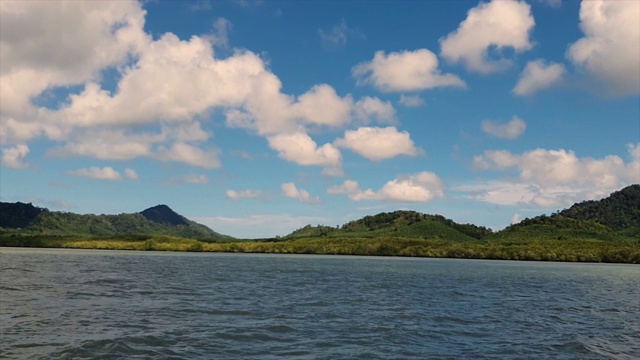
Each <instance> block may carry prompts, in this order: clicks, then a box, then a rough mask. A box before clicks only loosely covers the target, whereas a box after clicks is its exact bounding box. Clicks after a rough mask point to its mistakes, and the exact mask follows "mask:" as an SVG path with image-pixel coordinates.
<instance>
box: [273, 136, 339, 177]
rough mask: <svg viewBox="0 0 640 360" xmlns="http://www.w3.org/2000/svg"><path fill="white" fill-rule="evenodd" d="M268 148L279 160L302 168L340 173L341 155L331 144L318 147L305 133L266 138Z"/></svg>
mask: <svg viewBox="0 0 640 360" xmlns="http://www.w3.org/2000/svg"><path fill="white" fill-rule="evenodd" d="M268 140H269V146H270V147H271V148H272V149H274V150H276V151H277V152H278V156H280V157H281V158H283V159H285V160H287V161H290V162H293V163H296V164H298V165H303V166H323V167H325V170H326V173H328V174H333V173H340V172H341V169H342V155H341V154H340V150H338V148H336V147H335V146H334V145H332V144H324V145H322V146H320V147H319V146H318V145H317V144H316V142H315V141H313V139H312V138H311V137H310V136H309V135H307V134H305V133H292V134H279V135H274V136H270V137H269V138H268Z"/></svg>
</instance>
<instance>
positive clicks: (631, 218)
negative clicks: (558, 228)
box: [558, 184, 640, 237]
mask: <svg viewBox="0 0 640 360" xmlns="http://www.w3.org/2000/svg"><path fill="white" fill-rule="evenodd" d="M558 215H561V216H564V217H567V218H571V219H576V220H584V221H591V222H596V223H598V224H602V225H604V226H606V227H608V228H610V229H612V230H614V231H617V232H620V233H622V234H626V235H630V236H636V237H640V185H638V184H634V185H630V186H627V187H625V188H624V189H622V190H620V191H616V192H614V193H612V194H611V195H610V196H609V197H607V198H605V199H602V200H598V201H593V200H592V201H584V202H581V203H578V204H575V205H573V206H571V207H570V208H568V209H565V210H562V211H560V212H559V213H558Z"/></svg>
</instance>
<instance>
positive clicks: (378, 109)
mask: <svg viewBox="0 0 640 360" xmlns="http://www.w3.org/2000/svg"><path fill="white" fill-rule="evenodd" d="M354 111H355V116H356V117H357V118H358V119H360V120H362V121H364V122H370V121H375V122H378V123H382V124H385V123H386V124H392V123H395V122H396V109H394V107H393V105H391V103H390V102H389V101H382V100H380V99H378V98H374V97H369V96H365V97H363V98H362V99H360V100H358V102H357V103H356V104H355V106H354Z"/></svg>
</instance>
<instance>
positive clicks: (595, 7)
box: [567, 0, 640, 95]
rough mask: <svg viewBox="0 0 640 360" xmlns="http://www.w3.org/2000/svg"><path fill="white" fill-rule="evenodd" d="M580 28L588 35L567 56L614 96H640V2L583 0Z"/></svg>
mask: <svg viewBox="0 0 640 360" xmlns="http://www.w3.org/2000/svg"><path fill="white" fill-rule="evenodd" d="M580 28H581V29H582V31H583V32H584V34H585V36H584V37H583V38H581V39H579V40H578V41H577V42H575V43H574V44H573V45H571V47H569V50H568V52H567V57H568V58H569V59H570V60H571V61H573V63H574V64H576V65H578V66H582V67H584V68H585V69H586V70H587V71H588V72H589V73H590V74H592V75H593V76H595V77H596V78H598V79H600V80H601V81H603V82H604V83H605V84H606V85H607V87H608V91H609V92H610V93H611V94H613V95H631V94H637V93H640V66H638V64H640V46H638V44H640V2H638V1H603V0H592V1H583V2H582V4H581V5H580Z"/></svg>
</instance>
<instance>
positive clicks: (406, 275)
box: [0, 248, 640, 359]
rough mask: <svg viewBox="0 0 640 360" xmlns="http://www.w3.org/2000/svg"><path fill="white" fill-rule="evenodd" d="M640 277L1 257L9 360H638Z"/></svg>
mask: <svg viewBox="0 0 640 360" xmlns="http://www.w3.org/2000/svg"><path fill="white" fill-rule="evenodd" d="M639 357H640V267H639V266H637V265H609V264H579V263H545V262H515V261H513V262H509V261H491V260H489V261H482V260H452V259H424V258H422V259H418V258H391V257H351V256H306V255H257V254H215V253H174V252H130V251H99V250H62V249H16V248H0V358H2V359H94V358H100V359H135V358H138V359H281V358H292V359H471V358H472V359H496V358H499V359H545V358H546V359H638V358H639Z"/></svg>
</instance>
